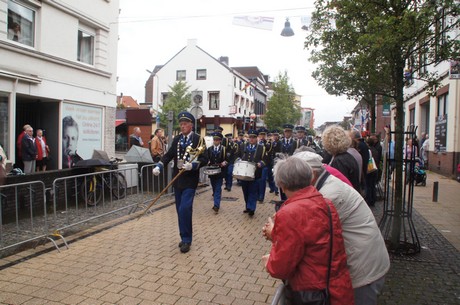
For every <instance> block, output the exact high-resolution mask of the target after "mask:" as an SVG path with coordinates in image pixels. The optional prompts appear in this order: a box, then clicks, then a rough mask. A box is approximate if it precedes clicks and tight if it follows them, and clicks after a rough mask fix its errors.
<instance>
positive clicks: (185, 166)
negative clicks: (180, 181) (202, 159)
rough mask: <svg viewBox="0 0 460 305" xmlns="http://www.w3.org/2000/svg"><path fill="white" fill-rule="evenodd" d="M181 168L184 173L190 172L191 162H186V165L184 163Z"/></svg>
mask: <svg viewBox="0 0 460 305" xmlns="http://www.w3.org/2000/svg"><path fill="white" fill-rule="evenodd" d="M182 168H183V169H184V170H186V171H189V170H192V168H193V166H192V163H191V162H187V163H184V165H182Z"/></svg>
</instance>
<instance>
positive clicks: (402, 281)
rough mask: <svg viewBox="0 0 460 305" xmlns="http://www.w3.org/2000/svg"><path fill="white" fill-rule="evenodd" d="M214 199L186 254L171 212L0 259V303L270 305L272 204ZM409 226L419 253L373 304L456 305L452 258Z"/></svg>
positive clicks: (418, 218) (206, 198) (421, 227)
mask: <svg viewBox="0 0 460 305" xmlns="http://www.w3.org/2000/svg"><path fill="white" fill-rule="evenodd" d="M223 196H226V197H227V198H225V199H226V200H224V201H222V205H221V210H220V212H219V214H217V215H215V214H214V212H213V211H212V210H211V208H212V200H211V192H210V191H209V190H208V191H206V192H203V193H201V194H200V195H199V196H198V197H195V204H194V218H193V220H194V241H193V244H192V249H191V251H190V252H189V253H187V254H181V253H180V252H179V249H178V247H177V244H178V242H179V234H178V228H177V216H176V211H175V208H174V205H170V206H166V207H165V208H163V209H159V210H157V211H155V212H154V213H153V214H152V215H146V216H144V217H142V218H141V219H140V220H131V221H126V222H124V223H121V224H119V225H117V226H114V227H109V228H108V229H107V230H101V231H98V232H97V233H95V234H90V235H89V236H88V237H86V238H82V239H76V240H75V241H74V242H72V243H71V244H70V249H68V250H63V251H62V252H61V253H58V252H57V251H50V252H47V253H44V254H40V255H36V256H31V257H29V258H27V259H25V258H24V256H21V255H16V256H12V257H9V258H6V259H3V260H0V303H1V304H142V305H144V304H238V305H239V304H241V305H244V304H270V301H271V298H272V296H273V294H274V291H275V289H276V287H277V285H278V284H279V281H278V280H275V279H272V278H270V276H269V275H268V274H267V273H266V272H265V271H264V269H263V266H262V263H261V260H260V258H261V256H262V255H264V254H266V253H268V252H269V250H270V244H269V242H267V241H265V239H263V238H262V236H261V233H260V232H261V228H262V225H263V223H264V222H265V220H266V218H267V217H268V216H270V215H271V214H273V212H274V207H273V205H272V204H270V203H268V202H269V201H270V200H271V199H272V196H271V194H268V193H267V196H266V200H265V202H266V203H265V204H259V205H258V206H257V211H256V215H255V216H254V217H253V218H250V217H248V215H246V214H243V213H242V211H243V209H244V203H243V200H242V192H241V189H240V188H239V187H237V186H234V189H233V191H232V192H231V193H229V192H226V191H224V193H223ZM459 196H460V194H459ZM456 198H459V197H458V196H457V197H456ZM379 208H381V204H377V208H376V209H375V213H376V214H379ZM413 218H414V222H415V226H416V228H417V232H418V235H419V238H420V242H421V245H422V253H421V254H420V255H417V256H415V257H392V266H391V269H390V272H389V274H388V275H387V279H386V286H385V288H384V290H383V294H382V295H381V297H380V298H379V304H404V305H419V304H460V298H459V297H460V288H459V287H460V277H459V271H460V267H459V266H460V265H459V262H460V260H459V258H460V255H459V251H458V250H457V249H456V248H455V247H453V246H452V245H451V244H450V243H449V242H448V241H447V240H446V239H445V238H444V237H443V236H442V235H441V233H440V231H438V230H437V229H436V228H435V227H433V226H432V225H431V224H430V223H429V222H427V220H426V219H425V218H424V217H423V216H422V215H421V214H420V213H418V212H417V211H414V217H413ZM2 265H3V267H2Z"/></svg>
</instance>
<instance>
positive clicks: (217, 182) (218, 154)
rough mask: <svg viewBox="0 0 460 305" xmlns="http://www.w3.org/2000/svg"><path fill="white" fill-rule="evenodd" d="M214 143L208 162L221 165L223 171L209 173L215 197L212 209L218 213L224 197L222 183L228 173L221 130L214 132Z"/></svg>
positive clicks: (210, 148)
mask: <svg viewBox="0 0 460 305" xmlns="http://www.w3.org/2000/svg"><path fill="white" fill-rule="evenodd" d="M212 137H213V145H212V146H210V147H209V148H208V159H209V162H208V164H209V165H210V166H215V167H220V168H221V172H220V173H218V174H216V175H209V180H211V187H212V194H213V197H214V206H213V207H212V209H213V210H214V212H216V214H217V213H218V212H219V209H220V201H221V197H222V183H223V180H224V176H225V175H226V173H227V165H228V159H227V152H226V148H225V147H224V146H223V145H221V143H222V138H223V137H222V134H221V133H219V132H214V133H213V134H212Z"/></svg>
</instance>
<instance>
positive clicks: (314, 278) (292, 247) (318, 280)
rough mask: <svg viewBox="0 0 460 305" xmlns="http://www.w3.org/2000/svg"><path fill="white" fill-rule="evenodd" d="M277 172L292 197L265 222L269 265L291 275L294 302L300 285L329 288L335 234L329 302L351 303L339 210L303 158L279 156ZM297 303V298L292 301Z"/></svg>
mask: <svg viewBox="0 0 460 305" xmlns="http://www.w3.org/2000/svg"><path fill="white" fill-rule="evenodd" d="M274 172H275V182H276V184H277V185H278V186H279V187H281V188H282V189H283V191H284V192H285V193H286V195H287V197H288V199H287V200H286V201H285V202H284V204H283V205H282V207H281V209H280V210H279V211H278V212H277V213H276V215H275V219H274V224H273V225H270V223H272V222H269V224H267V225H266V226H265V227H264V235H265V236H266V237H267V239H269V240H271V241H272V248H271V251H270V254H269V255H266V256H264V257H263V260H264V262H265V266H266V268H267V271H268V272H269V273H270V275H271V276H273V277H275V278H279V279H283V280H287V289H288V292H289V293H288V294H287V295H291V303H292V297H294V298H295V296H296V295H299V293H300V292H301V291H307V290H308V291H321V290H324V289H326V287H327V274H328V265H329V254H330V250H331V248H330V244H329V242H330V238H331V237H332V258H331V270H330V278H329V295H330V304H331V305H342V304H343V305H353V304H354V295H353V288H352V284H351V278H350V274H349V272H348V268H347V257H346V253H345V246H344V242H343V237H342V228H341V225H340V220H339V217H338V214H337V210H336V209H335V207H334V205H333V204H332V203H331V201H329V200H327V199H324V197H323V196H322V195H321V194H320V193H319V192H318V191H317V190H316V189H315V188H314V187H313V186H310V184H311V180H312V169H311V167H310V166H309V165H308V164H306V163H305V162H304V161H302V160H301V159H298V158H295V157H289V158H287V159H284V160H279V161H278V162H277V163H276V165H275V169H274ZM329 210H330V213H331V217H332V231H333V235H332V236H331V234H330V221H329ZM294 304H297V303H296V302H295V301H294Z"/></svg>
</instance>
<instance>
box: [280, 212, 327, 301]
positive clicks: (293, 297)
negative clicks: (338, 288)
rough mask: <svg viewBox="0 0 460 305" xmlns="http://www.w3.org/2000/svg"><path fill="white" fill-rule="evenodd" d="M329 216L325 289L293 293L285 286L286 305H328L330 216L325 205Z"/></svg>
mask: <svg viewBox="0 0 460 305" xmlns="http://www.w3.org/2000/svg"><path fill="white" fill-rule="evenodd" d="M326 206H327V210H328V216H329V231H330V235H331V237H330V238H329V263H328V266H327V277H326V279H327V280H326V289H323V290H302V291H293V290H291V289H290V287H289V285H287V286H286V289H285V295H286V299H287V300H288V304H291V305H330V304H331V302H330V295H329V278H330V275H331V262H332V236H333V230H332V215H331V208H330V207H329V204H326Z"/></svg>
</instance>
